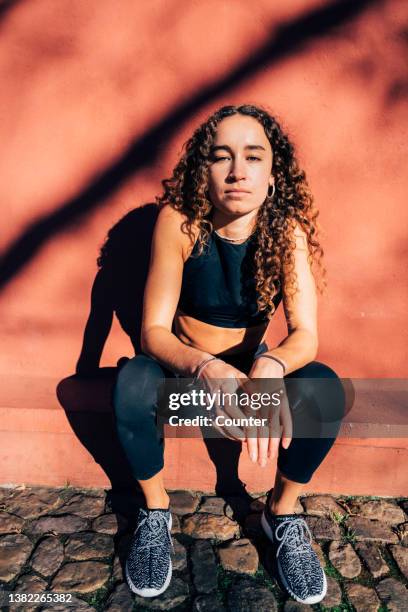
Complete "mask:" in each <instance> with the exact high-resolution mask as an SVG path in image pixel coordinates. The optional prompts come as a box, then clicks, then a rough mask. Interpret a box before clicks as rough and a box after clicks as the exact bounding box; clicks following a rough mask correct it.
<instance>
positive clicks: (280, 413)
mask: <svg viewBox="0 0 408 612" xmlns="http://www.w3.org/2000/svg"><path fill="white" fill-rule="evenodd" d="M283 375H284V371H283V367H282V366H281V365H280V364H279V363H278V362H276V361H273V360H272V359H268V358H266V357H264V358H262V357H259V358H258V359H256V360H255V361H254V363H253V365H252V368H251V371H250V372H249V374H248V378H249V382H247V383H245V390H246V392H247V393H248V394H249V395H251V393H255V392H258V393H259V391H262V392H267V393H268V394H269V396H272V395H273V394H279V398H280V403H279V405H278V406H273V405H271V406H265V407H264V406H262V407H261V408H260V410H259V413H260V414H256V416H259V417H260V418H262V419H267V425H266V426H263V427H252V428H250V429H248V430H247V432H246V433H247V437H246V442H247V446H248V453H249V456H250V458H251V461H253V462H254V463H255V462H256V461H258V463H259V465H260V466H261V467H265V465H266V463H267V460H268V459H274V458H275V457H277V454H278V448H279V440H280V438H281V437H282V446H283V448H285V449H286V448H288V447H289V444H290V443H291V440H292V417H291V413H290V408H289V403H288V398H287V394H286V390H285V384H284V378H283ZM256 379H268V381H267V382H265V381H264V382H259V381H258V382H257V380H256ZM252 412H253V411H252ZM281 426H282V433H281V431H280V427H281Z"/></svg>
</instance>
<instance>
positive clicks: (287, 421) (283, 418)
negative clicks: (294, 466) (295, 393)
mask: <svg viewBox="0 0 408 612" xmlns="http://www.w3.org/2000/svg"><path fill="white" fill-rule="evenodd" d="M280 422H281V425H282V446H283V448H289V445H290V443H291V442H292V436H293V423H292V415H291V412H290V408H289V404H288V402H287V399H286V397H285V400H284V401H283V405H282V406H281V410H280Z"/></svg>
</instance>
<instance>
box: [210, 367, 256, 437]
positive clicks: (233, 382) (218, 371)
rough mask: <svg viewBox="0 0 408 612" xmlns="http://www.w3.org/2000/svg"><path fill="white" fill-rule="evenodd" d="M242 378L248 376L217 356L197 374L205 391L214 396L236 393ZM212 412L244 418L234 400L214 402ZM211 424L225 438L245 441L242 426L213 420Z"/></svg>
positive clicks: (216, 414) (217, 414)
mask: <svg viewBox="0 0 408 612" xmlns="http://www.w3.org/2000/svg"><path fill="white" fill-rule="evenodd" d="M243 379H244V380H247V379H248V377H247V376H246V375H245V374H244V373H243V372H241V371H240V370H238V369H237V368H234V367H233V366H231V365H229V364H228V363H225V361H222V360H221V359H218V358H217V359H214V360H213V361H210V362H209V363H208V365H206V366H205V367H204V369H203V371H202V372H201V374H200V376H199V380H201V381H202V382H203V383H204V386H205V388H206V391H207V392H208V393H211V394H213V396H214V397H215V396H218V393H220V394H223V393H236V392H237V390H238V389H239V388H240V387H241V385H242V382H243ZM212 414H213V415H214V417H215V416H226V417H231V418H238V419H243V418H246V415H245V414H244V412H242V411H241V410H240V408H239V407H238V405H237V403H236V402H234V401H230V402H226V403H224V404H222V405H221V404H219V403H218V402H215V404H214V410H213V413H212ZM212 426H213V427H214V428H215V429H217V431H219V432H220V433H221V434H222V435H223V436H224V437H226V438H229V439H231V440H239V441H241V442H243V441H245V438H246V433H245V429H244V428H240V427H237V426H234V425H223V426H221V425H217V424H216V423H215V420H213V423H212Z"/></svg>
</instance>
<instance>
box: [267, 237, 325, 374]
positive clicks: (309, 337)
mask: <svg viewBox="0 0 408 612" xmlns="http://www.w3.org/2000/svg"><path fill="white" fill-rule="evenodd" d="M294 235H295V237H296V249H295V252H294V260H295V261H294V263H295V272H296V274H297V283H298V291H297V292H296V294H295V295H294V296H293V297H289V295H288V292H287V291H286V289H285V283H284V286H283V307H284V310H285V316H286V322H287V326H288V336H287V337H286V338H285V339H284V340H283V341H282V342H281V343H280V344H279V345H278V346H277V347H276V348H274V349H271V350H270V351H267V353H266V354H269V355H275V356H276V357H278V358H279V359H282V360H283V361H284V362H285V364H286V374H289V373H290V372H293V371H294V370H297V369H298V368H301V367H302V366H304V365H306V364H307V363H309V362H310V361H313V360H314V359H315V357H316V354H317V349H318V331H317V296H316V285H315V280H314V278H313V274H312V271H311V268H310V264H309V262H308V261H307V256H308V252H309V251H308V245H307V238H306V234H305V232H304V231H303V230H302V229H301V227H300V226H299V225H296V228H295V230H294ZM256 363H257V366H258V367H261V365H262V366H263V367H265V368H267V367H268V366H269V368H270V367H271V366H272V364H273V361H272V360H271V359H260V360H259V361H258V360H257V362H256ZM276 375H277V376H281V375H282V368H281V366H280V365H279V364H278V363H276ZM257 376H259V373H257ZM269 376H271V374H270V375H269Z"/></svg>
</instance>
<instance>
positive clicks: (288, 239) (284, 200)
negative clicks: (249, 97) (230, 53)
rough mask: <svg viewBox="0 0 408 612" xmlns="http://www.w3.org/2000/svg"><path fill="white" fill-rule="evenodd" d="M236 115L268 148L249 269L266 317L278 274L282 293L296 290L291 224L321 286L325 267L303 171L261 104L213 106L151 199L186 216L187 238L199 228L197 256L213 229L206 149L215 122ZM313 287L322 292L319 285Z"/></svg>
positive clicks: (315, 212)
mask: <svg viewBox="0 0 408 612" xmlns="http://www.w3.org/2000/svg"><path fill="white" fill-rule="evenodd" d="M237 114H240V115H245V116H249V117H253V118H254V119H256V120H257V121H258V122H259V123H260V124H261V125H262V127H263V128H264V131H265V134H266V136H267V138H268V140H269V142H270V145H271V148H272V152H273V163H272V174H273V176H274V178H275V193H274V196H273V197H270V196H269V195H267V197H266V199H265V201H264V202H263V203H262V205H261V207H260V208H259V210H258V214H257V217H256V226H255V233H254V234H253V239H254V241H255V248H254V251H253V252H254V258H253V266H254V267H253V272H254V278H255V287H256V293H257V305H258V310H259V311H261V310H266V311H267V313H268V317H269V318H271V317H272V315H273V314H274V312H275V304H274V298H275V297H276V296H277V295H278V294H279V293H280V291H281V288H282V278H283V275H284V279H285V289H286V291H287V292H288V294H289V295H291V296H293V295H294V294H295V293H296V291H297V290H298V284H297V275H296V271H295V269H294V268H295V265H294V249H295V247H296V239H295V236H294V229H295V226H296V223H298V224H299V225H300V227H301V228H302V229H303V230H304V232H305V234H306V237H307V244H308V261H309V264H310V265H311V267H312V266H313V264H317V265H318V267H319V269H320V270H321V272H322V281H323V282H322V286H323V288H324V287H325V286H326V281H325V276H326V270H325V268H324V266H323V265H322V262H321V259H322V257H323V249H322V247H321V246H320V244H319V241H318V238H317V236H318V231H319V229H320V225H319V223H318V222H317V217H318V215H319V212H318V210H317V209H316V208H315V206H314V203H313V197H312V195H311V192H310V189H309V187H308V185H307V181H306V175H305V172H304V171H303V170H301V169H300V168H299V165H298V162H297V159H296V157H295V152H294V146H293V144H292V143H291V142H290V140H289V138H288V136H287V135H286V134H285V133H284V132H283V130H282V128H281V126H280V125H279V123H278V121H277V120H276V119H275V117H273V116H272V115H271V114H270V113H269V112H268V111H267V110H265V109H264V108H261V107H259V106H253V105H249V104H245V105H241V106H232V105H231V106H223V107H222V108H220V109H219V110H217V111H216V112H215V113H213V114H212V115H211V116H210V117H209V118H208V119H207V120H206V121H205V122H204V123H202V124H201V125H200V126H199V127H198V128H197V129H196V130H195V132H194V134H193V135H192V137H191V138H190V139H189V140H187V142H186V143H185V144H184V147H183V151H184V152H183V154H182V156H181V158H180V160H179V162H178V163H177V165H176V166H175V168H174V170H173V175H172V176H171V178H166V179H164V180H163V181H162V186H163V194H162V195H161V196H160V197H157V198H156V201H157V203H158V205H159V206H160V207H161V206H164V205H170V206H172V207H173V208H174V209H176V210H178V211H180V212H182V213H183V214H184V216H185V218H186V220H185V221H184V222H183V224H182V230H183V231H184V232H186V233H187V234H188V235H189V236H190V238H191V239H192V238H193V231H192V227H193V226H195V227H198V228H199V234H198V251H197V255H200V254H201V253H202V252H203V249H204V247H205V245H206V244H207V241H208V237H209V234H210V232H212V230H213V225H212V221H211V217H212V214H211V213H212V210H213V204H212V202H211V201H210V200H209V197H208V190H207V185H208V169H209V166H210V163H211V147H212V144H213V142H214V138H215V135H216V131H217V125H218V124H219V123H220V121H222V120H223V119H224V118H225V117H231V116H232V115H237ZM318 290H319V291H320V292H321V293H323V290H322V289H321V287H320V286H319V284H318Z"/></svg>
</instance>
